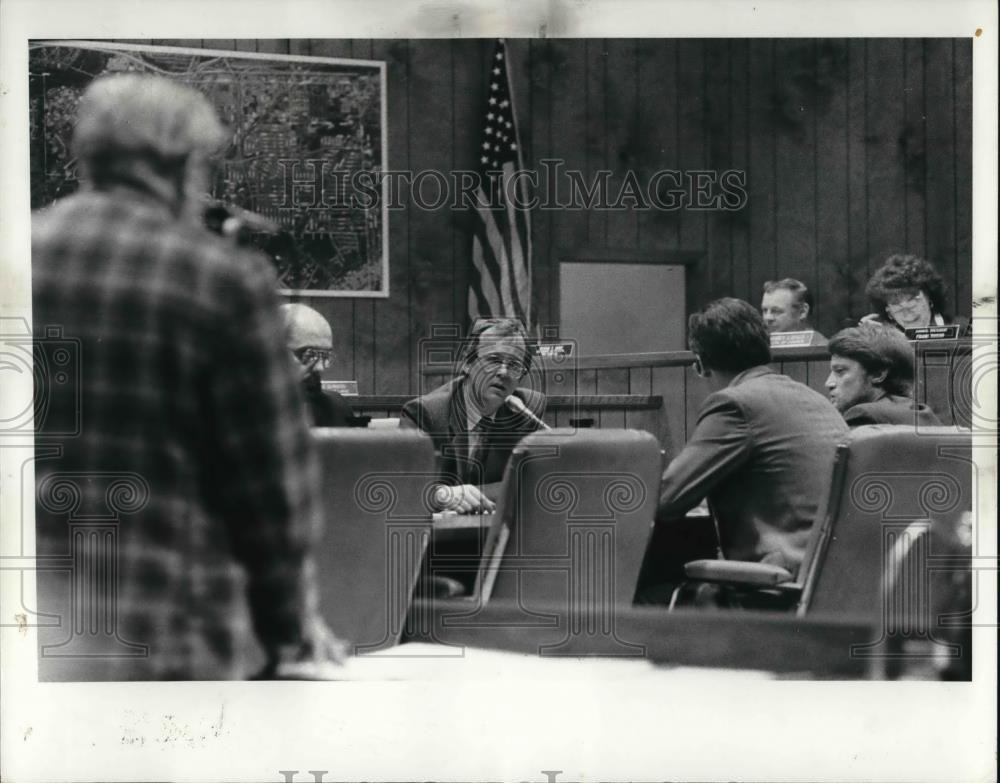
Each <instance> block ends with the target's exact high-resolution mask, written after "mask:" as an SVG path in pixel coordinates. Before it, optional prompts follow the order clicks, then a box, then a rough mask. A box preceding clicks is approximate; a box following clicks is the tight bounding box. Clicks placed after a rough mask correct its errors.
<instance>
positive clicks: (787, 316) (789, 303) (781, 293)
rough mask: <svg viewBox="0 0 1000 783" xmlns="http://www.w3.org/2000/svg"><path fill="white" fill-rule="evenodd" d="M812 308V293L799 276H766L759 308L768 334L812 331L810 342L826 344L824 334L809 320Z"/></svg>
mask: <svg viewBox="0 0 1000 783" xmlns="http://www.w3.org/2000/svg"><path fill="white" fill-rule="evenodd" d="M812 308H813V298H812V293H810V291H809V289H808V288H807V287H806V284H805V283H803V282H802V281H801V280H796V279H795V278H792V277H786V278H784V279H782V280H768V281H767V282H766V283H764V293H763V296H762V297H761V300H760V312H761V315H762V316H763V317H764V324H765V326H767V331H768V332H770V333H771V334H779V333H781V332H804V331H812V332H813V337H812V342H811V343H810V344H811V345H825V344H826V338H824V337H823V335H822V334H820V333H819V332H817V331H816V330H815V329H814V328H813V327H812V326H811V325H810V323H809V315H810V313H811V312H812Z"/></svg>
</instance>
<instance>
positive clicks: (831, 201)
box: [810, 40, 860, 388]
mask: <svg viewBox="0 0 1000 783" xmlns="http://www.w3.org/2000/svg"><path fill="white" fill-rule="evenodd" d="M816 70H817V72H819V73H822V74H824V81H825V83H826V84H827V85H828V88H829V97H828V101H827V104H826V110H825V111H822V112H817V116H816V128H815V145H816V165H815V167H814V169H813V190H814V192H815V194H816V284H815V286H813V289H812V292H813V299H814V307H815V310H814V313H813V319H812V321H813V325H814V326H815V327H816V328H817V329H819V330H820V331H821V332H822V333H823V334H825V335H831V334H833V333H834V332H836V331H837V330H839V329H840V326H841V321H842V320H843V319H844V318H845V317H848V316H850V315H851V314H852V301H851V287H852V285H853V282H852V277H851V269H852V267H851V246H850V236H851V233H850V219H851V209H850V204H851V179H850V178H851V167H850V159H851V158H850V149H849V129H850V124H849V95H848V89H849V84H848V81H847V42H846V41H842V40H838V41H819V42H818V43H817V45H816ZM859 306H860V305H859ZM856 314H857V315H860V313H856ZM811 380H812V379H811V378H810V381H811ZM814 388H815V387H814Z"/></svg>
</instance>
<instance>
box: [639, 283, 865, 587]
mask: <svg viewBox="0 0 1000 783" xmlns="http://www.w3.org/2000/svg"><path fill="white" fill-rule="evenodd" d="M688 343H689V345H690V348H691V350H692V351H693V352H694V354H695V371H696V372H697V373H698V375H699V376H700V377H702V378H704V379H705V380H706V382H707V385H708V387H709V389H710V391H711V393H710V394H709V396H708V397H707V398H706V399H705V402H704V403H703V404H702V406H701V409H700V411H699V413H698V422H697V426H696V427H695V430H694V432H693V433H692V434H691V437H690V438H689V439H688V442H687V444H686V445H685V446H684V448H683V449H682V450H681V452H680V454H678V455H677V457H676V458H675V459H674V460H672V461H671V463H670V464H669V465H668V466H667V469H666V471H665V472H664V474H663V480H662V482H661V485H660V502H659V507H658V510H657V519H656V526H655V528H654V533H653V538H652V541H651V543H650V548H649V550H648V552H647V557H646V562H645V563H644V566H643V575H642V577H641V578H640V593H639V596H638V598H639V600H640V601H643V602H653V603H656V602H660V601H661V600H666V599H667V598H668V597H669V595H670V592H669V589H668V588H666V584H668V583H671V582H677V581H680V580H682V579H683V570H682V569H683V563H684V562H685V561H687V560H692V559H696V558H699V557H705V556H706V555H707V556H711V553H708V552H706V551H705V549H704V543H705V539H706V537H707V535H708V534H707V533H706V528H707V527H708V526H709V525H710V524H711V523H710V522H708V520H705V519H700V520H695V521H694V522H695V523H696V527H693V528H691V529H686V528H685V522H684V515H685V514H686V512H688V511H690V510H691V509H692V508H694V507H695V506H697V505H698V503H700V502H701V500H702V499H705V498H707V499H708V506H709V509H710V510H711V512H712V515H713V516H714V519H715V527H716V532H717V536H718V545H719V548H720V549H721V552H722V555H723V556H724V557H726V558H729V559H734V560H750V561H755V562H766V563H773V564H775V565H779V566H782V567H783V568H787V569H788V570H790V571H791V572H792V573H795V571H796V570H797V569H798V567H799V564H800V563H801V562H802V557H803V555H804V552H805V546H806V541H807V539H808V537H809V530H810V528H811V527H812V525H813V519H814V517H815V516H816V513H817V506H818V504H819V502H820V496H821V495H822V493H823V491H824V489H825V487H826V484H827V482H829V480H830V470H831V466H832V464H833V455H834V450H835V448H836V445H837V443H838V442H839V441H840V440H841V439H842V438H843V437H844V436H845V435H846V433H847V425H846V424H845V423H844V420H843V418H842V417H841V416H840V415H839V414H838V413H837V410H836V408H834V407H833V406H832V405H831V404H830V403H829V402H828V401H827V400H826V399H824V398H823V395H821V394H819V393H818V392H816V391H814V390H812V389H810V388H809V387H808V386H805V385H804V384H801V383H799V382H798V381H794V380H792V379H791V378H789V377H788V376H786V375H781V374H780V373H778V372H776V371H775V370H773V369H772V368H771V367H769V366H768V362H770V360H771V350H770V345H769V339H768V332H767V327H766V326H765V325H764V321H763V319H762V318H761V315H760V314H759V313H758V312H757V311H756V310H755V309H754V308H753V307H752V306H751V305H750V304H749V303H747V302H744V301H742V300H739V299H720V300H717V301H715V302H712V303H711V304H709V305H708V306H707V307H706V308H705V309H704V311H702V312H700V313H695V314H694V315H692V316H691V317H690V319H689V320H688ZM688 527H691V526H690V525H689V526H688ZM709 532H711V531H709ZM692 541H697V542H698V543H699V544H700V545H701V547H702V548H701V550H700V551H691V549H692V546H691V544H692ZM656 585H659V586H660V587H659V588H657V587H655V586H656Z"/></svg>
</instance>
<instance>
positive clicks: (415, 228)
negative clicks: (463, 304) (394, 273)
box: [405, 40, 485, 347]
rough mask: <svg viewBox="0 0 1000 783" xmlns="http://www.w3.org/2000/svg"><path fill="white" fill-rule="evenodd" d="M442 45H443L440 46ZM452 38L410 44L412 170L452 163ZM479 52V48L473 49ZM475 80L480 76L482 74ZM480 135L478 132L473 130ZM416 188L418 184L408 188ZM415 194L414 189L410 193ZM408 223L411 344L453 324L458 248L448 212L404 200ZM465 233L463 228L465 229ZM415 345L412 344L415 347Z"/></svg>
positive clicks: (478, 64) (430, 187)
mask: <svg viewBox="0 0 1000 783" xmlns="http://www.w3.org/2000/svg"><path fill="white" fill-rule="evenodd" d="M442 44H443V45H442ZM453 46H454V43H453V42H451V41H445V42H437V41H423V40H421V41H416V40H413V41H410V42H409V55H410V56H409V63H410V66H409V67H410V79H409V85H410V90H409V95H408V100H409V116H410V123H409V125H410V127H409V142H410V168H411V169H412V170H413V171H414V172H415V173H417V174H419V172H422V171H430V170H434V171H440V172H442V173H447V172H450V171H451V170H452V165H453V162H454V150H453V137H452V134H451V129H452V125H453V115H454V107H455V95H454V85H453V80H454V70H453V69H452V67H451V63H452V47H453ZM477 53H478V54H481V52H477ZM484 66H485V61H484V60H483V59H482V58H481V57H480V58H476V59H475V60H474V61H473V62H471V63H465V67H466V68H471V69H472V70H473V71H474V72H475V73H479V74H484ZM479 78H483V77H482V76H480V77H479ZM473 135H475V136H477V137H478V135H479V134H478V133H475V134H473ZM412 190H413V191H416V185H414V187H413V188H412ZM424 193H425V194H426V197H427V198H433V197H434V195H435V193H436V187H435V185H434V184H433V182H432V181H428V182H427V184H426V185H425V188H424ZM413 195H414V196H416V193H415V192H414V194H413ZM407 203H408V205H409V206H408V208H407V210H406V213H405V214H406V215H407V216H408V219H409V224H410V229H409V230H410V248H409V253H410V287H411V288H410V290H411V292H412V305H411V311H410V333H411V335H412V339H413V340H414V341H415V343H418V342H419V340H420V339H421V338H426V337H429V336H430V334H431V329H432V327H433V326H434V325H448V324H454V323H455V316H456V314H455V312H454V300H453V298H452V289H453V285H452V278H453V262H454V253H455V250H456V247H455V241H456V238H455V237H454V226H453V224H452V220H451V212H450V211H449V210H444V209H436V210H426V209H422V208H420V207H417V206H414V205H413V203H412V201H408V202H407ZM465 233H466V234H467V233H468V232H467V231H466V232H465ZM415 347H416V346H415Z"/></svg>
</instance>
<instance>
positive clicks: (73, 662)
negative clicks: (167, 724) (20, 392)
mask: <svg viewBox="0 0 1000 783" xmlns="http://www.w3.org/2000/svg"><path fill="white" fill-rule="evenodd" d="M32 264H33V268H32V271H33V295H34V330H35V331H34V333H35V341H36V349H35V351H36V389H37V392H38V393H37V394H36V456H37V459H36V489H37V497H36V509H37V512H38V513H37V515H36V519H37V522H36V526H37V533H38V539H37V551H38V554H39V555H40V556H45V557H48V560H42V561H40V566H41V567H42V569H43V570H40V571H39V572H38V592H39V603H40V609H41V611H42V612H48V613H50V614H53V615H55V616H57V617H59V618H61V620H59V622H58V626H57V627H48V628H44V627H43V628H42V629H40V634H39V635H40V641H41V644H42V651H41V653H40V670H39V671H40V677H41V678H42V679H74V680H77V679H133V678H135V679H163V678H165V679H177V678H179V679H225V678H234V677H241V676H246V675H247V674H248V673H249V672H250V670H251V669H252V668H253V667H256V666H258V665H259V664H261V663H262V662H263V657H262V656H261V652H262V651H261V649H260V647H258V646H257V645H256V644H255V642H254V637H255V636H256V638H257V640H259V641H260V642H262V643H263V645H264V647H265V648H274V647H277V646H280V645H284V644H295V643H297V642H298V640H299V639H300V638H301V634H302V632H303V623H304V622H305V619H306V616H307V612H310V611H312V609H313V608H314V607H312V606H311V602H312V601H313V600H314V595H315V594H314V588H313V586H312V577H311V571H310V568H309V562H308V556H307V555H308V549H309V547H310V545H311V541H312V539H313V538H314V536H315V534H316V532H317V531H316V529H315V528H314V526H315V525H316V524H317V522H316V520H317V519H318V516H317V514H316V511H317V498H316V494H315V493H316V488H317V486H318V477H319V476H318V465H317V462H316V458H315V455H314V454H313V451H312V445H311V442H310V440H309V435H308V427H307V421H306V418H305V411H304V406H303V403H302V399H301V391H300V389H299V388H298V382H297V378H296V376H295V373H294V372H293V370H292V365H291V360H290V355H289V353H288V350H287V348H286V347H285V344H284V330H283V327H282V323H281V320H280V316H279V313H278V309H277V305H278V301H277V296H276V293H275V288H276V281H275V278H274V274H273V271H272V270H271V268H270V265H269V263H268V262H267V260H266V259H265V258H264V257H262V256H260V255H258V254H251V253H248V252H245V251H241V250H237V249H236V248H235V247H233V246H232V245H231V244H230V243H228V242H226V241H225V240H223V239H222V238H221V237H217V236H215V235H213V234H211V233H209V232H208V231H206V230H203V229H202V228H200V227H193V226H190V225H182V224H181V223H179V222H178V221H177V220H176V219H175V218H174V217H173V216H172V214H171V213H170V211H169V210H168V208H167V206H166V205H165V204H164V203H162V202H161V201H159V200H158V199H156V198H155V197H154V196H153V195H152V194H149V193H146V192H144V191H142V190H141V189H139V188H138V187H136V188H133V187H124V186H119V187H118V188H116V189H112V190H109V191H93V190H91V191H82V192H80V193H77V194H75V195H73V196H70V197H68V198H66V199H64V200H62V201H60V202H57V203H56V204H55V205H53V206H51V207H48V208H46V209H45V210H42V211H39V212H38V213H36V214H35V216H34V219H33V226H32ZM52 327H58V328H59V329H60V330H61V334H60V333H59V332H58V331H57V332H53V331H52ZM47 329H48V336H45V335H46V334H47V332H46V330H47ZM60 345H61V346H63V347H64V348H68V349H69V352H70V353H72V354H76V355H75V356H73V357H72V358H71V362H70V364H68V365H67V364H66V363H65V362H62V363H60V361H59V360H58V357H56V358H54V354H58V353H59V351H58V346H60ZM61 356H62V358H63V359H65V353H64V354H61ZM74 362H75V363H76V364H75V365H74V364H73V363H74ZM60 368H63V369H64V370H65V369H67V368H68V372H60ZM74 420H75V423H74ZM51 445H55V446H56V447H57V450H59V451H61V453H60V454H58V455H57V456H52V455H50V454H49V452H48V449H49V447H50V446H51ZM74 493H75V494H74ZM102 519H103V520H104V521H103V522H102V521H101V520H102ZM95 530H96V531H104V532H103V533H101V534H100V535H98V536H97V537H95V536H94V535H93V532H94V531H95ZM81 531H83V532H82V533H81ZM102 535H103V536H104V537H103V538H101V536H102ZM101 541H104V542H105V543H104V544H101V543H100V542H101ZM88 542H89V543H88ZM101 546H103V547H104V548H103V549H101ZM88 547H89V549H88ZM109 551H111V552H112V554H110V555H109V554H108V552H109ZM85 552H86V553H88V554H82V553H85ZM105 560H110V561H111V562H108V563H106V564H105ZM46 563H48V564H49V565H51V566H52V569H51V570H45V569H46ZM67 564H68V568H67ZM102 568H103V569H105V571H104V572H101V573H104V576H103V577H102V576H100V574H98V575H97V576H95V574H94V570H95V569H97V570H98V571H100V569H102ZM108 574H111V575H112V576H115V579H111V578H109V577H108ZM115 584H117V587H115ZM70 585H74V586H75V587H70ZM95 590H96V591H97V592H95ZM102 591H103V592H102ZM69 601H72V605H70V603H69ZM71 609H72V611H73V613H72V614H71V613H70V610H71ZM248 609H249V611H248ZM43 617H44V616H43ZM45 624H46V621H45V620H42V621H40V625H43V626H44V625H45ZM144 647H145V648H146V650H145V651H144V650H143V648H144ZM87 656H96V657H87Z"/></svg>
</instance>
